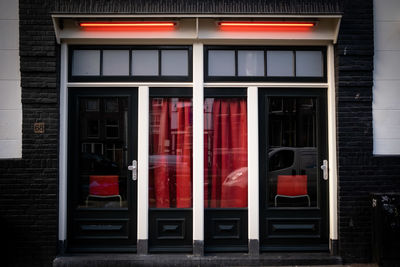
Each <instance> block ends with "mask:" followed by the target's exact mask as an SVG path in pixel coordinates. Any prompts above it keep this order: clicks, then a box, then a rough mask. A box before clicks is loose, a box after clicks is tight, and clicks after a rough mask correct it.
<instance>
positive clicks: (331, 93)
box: [327, 44, 338, 240]
mask: <svg viewBox="0 0 400 267" xmlns="http://www.w3.org/2000/svg"><path fill="white" fill-rule="evenodd" d="M334 53H335V52H334V48H333V44H331V45H329V46H328V51H327V57H328V60H327V64H328V84H329V87H328V96H327V97H328V99H327V101H328V151H329V152H328V154H329V237H330V239H332V240H337V239H338V219H337V212H338V205H337V186H338V177H337V153H336V87H335V54H334Z"/></svg>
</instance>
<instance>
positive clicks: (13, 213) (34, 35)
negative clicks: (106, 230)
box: [0, 0, 59, 266]
mask: <svg viewBox="0 0 400 267" xmlns="http://www.w3.org/2000/svg"><path fill="white" fill-rule="evenodd" d="M52 4H53V3H52V1H50V0H49V1H41V0H21V1H20V5H19V7H20V10H19V16H20V59H21V63H20V64H21V65H20V70H21V87H22V108H23V126H22V127H23V128H22V132H23V135H22V159H15V160H0V221H1V222H0V224H1V228H0V231H1V241H2V247H3V246H4V247H6V250H5V253H4V257H2V260H1V264H0V265H2V266H51V263H52V259H53V258H54V257H55V255H56V253H57V227H58V219H57V217H58V211H57V205H58V204H57V203H58V197H57V195H58V118H59V108H58V86H57V77H58V74H57V72H58V71H57V66H58V63H57V51H58V46H57V45H56V42H55V34H54V30H53V26H52V21H51V17H50V15H49V11H50V10H52V9H53V7H52ZM35 122H44V123H45V133H44V134H35V133H34V132H33V124H34V123H35ZM4 263H5V264H4Z"/></svg>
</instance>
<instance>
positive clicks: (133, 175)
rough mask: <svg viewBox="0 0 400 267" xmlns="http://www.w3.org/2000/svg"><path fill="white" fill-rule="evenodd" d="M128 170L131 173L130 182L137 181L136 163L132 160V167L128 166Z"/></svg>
mask: <svg viewBox="0 0 400 267" xmlns="http://www.w3.org/2000/svg"><path fill="white" fill-rule="evenodd" d="M128 170H130V171H132V180H133V181H136V180H137V161H136V160H132V165H129V166H128Z"/></svg>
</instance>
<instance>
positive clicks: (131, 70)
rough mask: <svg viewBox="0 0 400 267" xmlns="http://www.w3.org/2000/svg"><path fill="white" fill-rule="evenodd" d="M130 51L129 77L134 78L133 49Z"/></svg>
mask: <svg viewBox="0 0 400 267" xmlns="http://www.w3.org/2000/svg"><path fill="white" fill-rule="evenodd" d="M128 51H129V75H128V76H133V73H132V72H133V69H132V60H133V56H132V48H129V49H128Z"/></svg>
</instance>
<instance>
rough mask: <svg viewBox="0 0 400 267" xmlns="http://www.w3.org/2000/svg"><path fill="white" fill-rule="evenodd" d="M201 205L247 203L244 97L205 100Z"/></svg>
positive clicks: (223, 205)
mask: <svg viewBox="0 0 400 267" xmlns="http://www.w3.org/2000/svg"><path fill="white" fill-rule="evenodd" d="M204 202H205V203H204V207H205V208H244V207H247V103H246V99H245V98H206V99H205V100H204Z"/></svg>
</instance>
